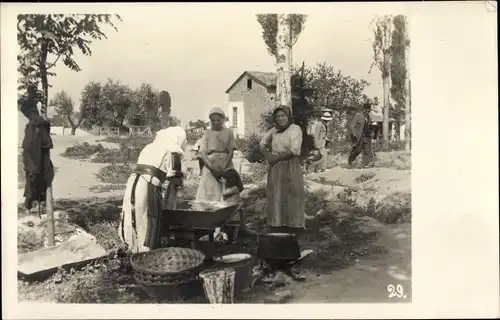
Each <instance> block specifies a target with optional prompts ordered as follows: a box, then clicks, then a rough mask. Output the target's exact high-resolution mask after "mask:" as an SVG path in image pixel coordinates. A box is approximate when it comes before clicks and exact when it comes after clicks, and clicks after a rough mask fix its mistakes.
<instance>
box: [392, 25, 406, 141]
mask: <svg viewBox="0 0 500 320" xmlns="http://www.w3.org/2000/svg"><path fill="white" fill-rule="evenodd" d="M393 25H394V30H393V32H392V43H391V57H392V58H391V83H392V85H391V97H392V99H393V100H394V101H395V105H394V110H393V112H392V117H393V118H394V120H395V124H396V128H395V129H396V137H397V139H399V137H400V128H401V120H402V119H403V118H404V114H405V110H404V109H405V104H406V99H407V98H408V97H407V94H408V93H407V92H406V91H407V90H406V76H407V75H406V68H407V66H406V61H405V60H406V59H405V53H406V52H405V51H406V46H407V44H406V42H407V41H406V30H405V29H406V22H405V17H404V16H403V15H397V16H395V17H394V19H393Z"/></svg>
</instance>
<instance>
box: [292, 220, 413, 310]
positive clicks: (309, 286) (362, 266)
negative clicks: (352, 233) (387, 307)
mask: <svg viewBox="0 0 500 320" xmlns="http://www.w3.org/2000/svg"><path fill="white" fill-rule="evenodd" d="M367 225H370V228H373V229H372V230H374V231H376V232H379V236H378V238H377V241H376V244H377V245H379V246H382V247H384V248H385V249H386V250H387V252H385V253H383V254H378V255H370V256H367V257H364V258H363V257H361V258H359V259H358V260H359V262H357V263H356V264H354V265H352V266H350V267H348V268H345V269H342V270H338V271H333V272H332V273H331V274H321V275H320V274H308V275H307V276H308V278H307V280H306V281H305V282H304V283H291V284H290V286H289V289H290V290H292V292H293V299H292V302H294V303H350V302H357V303H363V302H366V303H373V302H411V240H410V239H411V238H410V236H411V226H410V224H401V225H382V224H379V223H377V222H375V221H373V222H368V223H367ZM389 285H393V286H394V288H396V287H397V286H398V285H401V288H402V289H403V292H402V294H400V295H399V296H400V297H398V295H397V294H396V295H394V296H393V297H389V292H388V286H389Z"/></svg>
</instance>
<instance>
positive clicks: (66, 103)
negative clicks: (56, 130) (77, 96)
mask: <svg viewBox="0 0 500 320" xmlns="http://www.w3.org/2000/svg"><path fill="white" fill-rule="evenodd" d="M50 105H51V106H53V107H54V108H55V112H56V115H58V116H60V117H61V118H62V119H64V120H65V121H64V124H63V125H64V126H66V125H67V124H69V126H70V127H71V135H73V136H74V135H75V132H76V129H77V128H78V127H79V126H80V124H81V123H82V121H83V118H84V117H83V114H82V113H80V114H78V115H77V114H75V111H74V103H73V99H71V97H70V96H69V94H67V93H66V91H64V90H63V91H61V92H58V93H56V94H55V95H54V97H53V98H52V100H51V101H50ZM76 119H78V120H76Z"/></svg>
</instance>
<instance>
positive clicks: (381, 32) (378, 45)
mask: <svg viewBox="0 0 500 320" xmlns="http://www.w3.org/2000/svg"><path fill="white" fill-rule="evenodd" d="M371 26H372V28H373V36H374V37H373V43H372V49H373V63H372V65H371V66H370V70H369V72H370V73H371V71H372V68H373V67H374V66H377V68H378V69H379V70H380V72H381V73H382V84H383V88H384V97H383V103H384V122H383V133H384V147H385V148H387V146H388V142H389V109H390V99H389V98H390V73H391V56H392V51H391V40H392V28H393V25H392V16H390V15H384V16H380V17H377V18H375V19H374V20H373V21H372V22H371Z"/></svg>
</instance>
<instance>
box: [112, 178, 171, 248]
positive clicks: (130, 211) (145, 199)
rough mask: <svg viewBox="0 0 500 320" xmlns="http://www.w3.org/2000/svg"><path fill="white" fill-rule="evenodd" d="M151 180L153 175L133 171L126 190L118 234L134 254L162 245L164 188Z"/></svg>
mask: <svg viewBox="0 0 500 320" xmlns="http://www.w3.org/2000/svg"><path fill="white" fill-rule="evenodd" d="M137 178H138V179H137ZM150 179H151V176H149V175H141V176H139V177H137V174H135V173H132V174H131V175H130V177H129V179H128V181H127V187H126V189H125V196H124V198H123V205H122V214H121V221H120V225H119V227H118V228H119V230H118V233H119V235H120V239H121V240H122V242H123V243H125V244H126V245H127V247H128V250H129V251H131V252H132V253H137V252H144V251H149V250H150V249H155V248H157V247H159V246H160V245H161V236H162V219H161V218H162V209H163V208H162V207H163V204H162V199H163V196H162V191H161V187H159V186H155V185H153V184H152V183H150V182H149V180H150ZM167 198H168V197H167Z"/></svg>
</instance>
